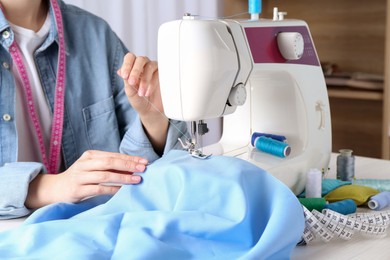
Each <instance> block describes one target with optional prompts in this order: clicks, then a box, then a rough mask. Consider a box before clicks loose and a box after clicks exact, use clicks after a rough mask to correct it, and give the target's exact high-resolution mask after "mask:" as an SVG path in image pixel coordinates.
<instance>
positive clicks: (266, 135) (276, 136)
mask: <svg viewBox="0 0 390 260" xmlns="http://www.w3.org/2000/svg"><path fill="white" fill-rule="evenodd" d="M260 136H265V137H268V138H272V139H274V140H277V141H279V142H286V140H287V138H286V137H285V136H283V135H274V134H267V133H259V132H254V133H253V134H252V138H251V144H252V146H255V140H256V138H257V137H260Z"/></svg>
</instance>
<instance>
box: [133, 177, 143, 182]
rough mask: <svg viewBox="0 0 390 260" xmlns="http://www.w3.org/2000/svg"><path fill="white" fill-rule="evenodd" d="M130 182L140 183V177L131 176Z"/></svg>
mask: <svg viewBox="0 0 390 260" xmlns="http://www.w3.org/2000/svg"><path fill="white" fill-rule="evenodd" d="M131 180H132V181H136V182H140V181H141V176H138V175H133V176H131Z"/></svg>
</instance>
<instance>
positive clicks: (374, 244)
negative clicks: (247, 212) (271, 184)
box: [0, 154, 390, 260]
mask: <svg viewBox="0 0 390 260" xmlns="http://www.w3.org/2000/svg"><path fill="white" fill-rule="evenodd" d="M336 156H337V154H332V159H331V162H330V173H329V174H328V176H327V177H328V178H335V173H336ZM355 163H356V164H355V177H356V178H358V179H367V178H372V179H390V161H387V160H380V159H372V158H366V157H356V162H355ZM384 210H390V207H388V208H386V209H384ZM23 221H24V218H20V219H12V220H1V221H0V231H3V230H7V229H12V228H14V227H16V226H18V225H20V224H21V223H22V222H23ZM389 232H390V231H388V233H389ZM291 259H292V260H306V259H310V260H311V259H314V260H317V259H326V260H330V259H331V260H339V259H340V260H341V259H342V260H345V259H372V260H382V259H383V260H385V259H386V260H388V259H390V234H389V235H388V236H387V237H385V238H377V239H373V238H368V237H364V236H361V235H355V236H354V237H353V238H352V239H351V240H349V241H345V240H342V239H339V238H336V239H333V240H331V242H329V243H324V242H322V241H321V240H319V239H317V240H315V241H314V242H312V243H310V244H308V245H306V246H298V247H296V248H295V249H294V251H293V254H292V257H291Z"/></svg>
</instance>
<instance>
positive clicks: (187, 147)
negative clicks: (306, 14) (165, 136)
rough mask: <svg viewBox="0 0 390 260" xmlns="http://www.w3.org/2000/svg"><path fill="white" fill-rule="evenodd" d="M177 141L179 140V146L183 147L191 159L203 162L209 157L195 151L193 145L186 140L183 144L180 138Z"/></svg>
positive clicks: (197, 150) (199, 151)
mask: <svg viewBox="0 0 390 260" xmlns="http://www.w3.org/2000/svg"><path fill="white" fill-rule="evenodd" d="M178 140H179V142H180V144H181V146H182V147H183V149H184V150H186V151H188V153H189V154H190V155H191V156H192V157H195V158H198V159H202V160H205V159H208V158H209V157H210V156H211V154H204V153H203V152H202V151H201V150H199V149H196V148H195V144H194V143H193V142H191V141H190V140H188V139H187V140H186V143H185V144H184V143H183V141H182V140H181V139H180V138H178Z"/></svg>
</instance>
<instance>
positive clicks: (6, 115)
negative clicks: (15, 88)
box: [3, 114, 12, 122]
mask: <svg viewBox="0 0 390 260" xmlns="http://www.w3.org/2000/svg"><path fill="white" fill-rule="evenodd" d="M11 118H12V117H11V115H10V114H4V115H3V120H4V121H6V122H8V121H10V120H11Z"/></svg>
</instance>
